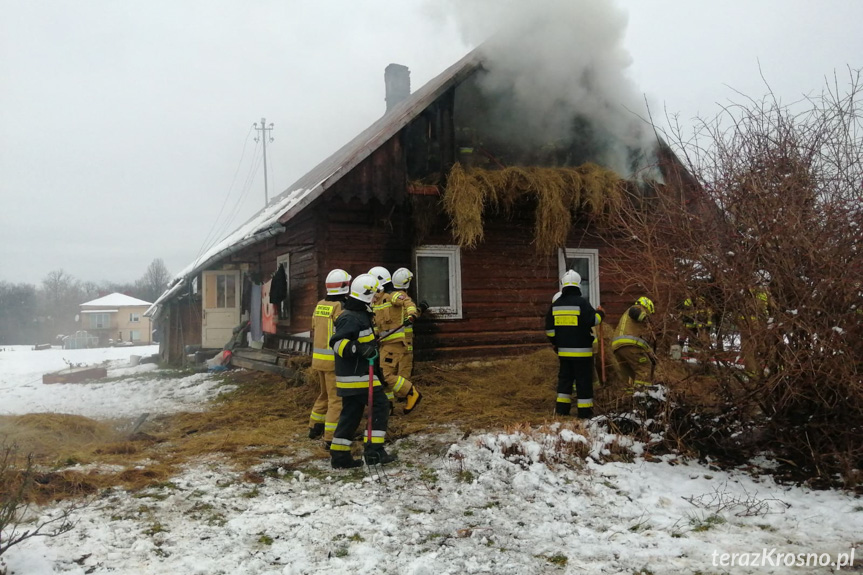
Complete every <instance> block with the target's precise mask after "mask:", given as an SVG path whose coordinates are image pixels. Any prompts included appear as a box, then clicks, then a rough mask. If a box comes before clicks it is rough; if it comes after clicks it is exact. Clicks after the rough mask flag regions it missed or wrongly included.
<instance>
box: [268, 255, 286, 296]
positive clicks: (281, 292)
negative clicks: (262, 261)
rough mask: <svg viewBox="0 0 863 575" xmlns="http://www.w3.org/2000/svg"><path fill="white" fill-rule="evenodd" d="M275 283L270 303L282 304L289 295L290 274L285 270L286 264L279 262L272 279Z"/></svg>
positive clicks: (271, 291)
mask: <svg viewBox="0 0 863 575" xmlns="http://www.w3.org/2000/svg"><path fill="white" fill-rule="evenodd" d="M271 281H272V283H273V285H272V287H271V288H270V300H269V301H270V303H271V304H275V305H280V304H281V303H282V302H283V301H285V299H286V298H287V297H288V274H287V272H286V271H285V264H279V269H277V270H276V273H275V274H273V279H272V280H271Z"/></svg>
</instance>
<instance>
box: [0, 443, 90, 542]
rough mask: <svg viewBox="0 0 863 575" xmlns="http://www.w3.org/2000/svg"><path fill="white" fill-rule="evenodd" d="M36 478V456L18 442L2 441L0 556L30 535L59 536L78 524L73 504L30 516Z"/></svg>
mask: <svg viewBox="0 0 863 575" xmlns="http://www.w3.org/2000/svg"><path fill="white" fill-rule="evenodd" d="M35 478H36V473H35V471H34V469H33V458H32V457H31V456H27V457H23V456H21V455H19V453H18V450H17V449H16V448H15V446H14V445H6V444H5V443H0V556H2V555H3V554H4V553H5V552H6V551H8V550H9V549H10V548H11V547H13V546H15V545H17V544H18V543H21V542H22V541H24V540H26V539H30V538H31V537H56V536H57V535H61V534H63V533H66V532H67V531H70V530H71V529H72V528H73V527H74V526H75V524H74V522H73V521H72V519H71V514H72V512H73V511H74V508H73V507H66V508H64V509H63V510H61V511H59V512H57V513H56V514H55V515H54V516H53V517H47V518H38V519H34V518H32V517H29V516H28V513H29V511H30V503H29V501H30V494H31V491H32V489H33V487H34V482H35ZM25 526H26V527H25Z"/></svg>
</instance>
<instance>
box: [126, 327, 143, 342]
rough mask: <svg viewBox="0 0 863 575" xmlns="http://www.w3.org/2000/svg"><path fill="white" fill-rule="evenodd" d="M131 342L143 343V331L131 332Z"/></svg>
mask: <svg viewBox="0 0 863 575" xmlns="http://www.w3.org/2000/svg"><path fill="white" fill-rule="evenodd" d="M129 341H141V331H140V330H137V329H133V330H131V331H130V332H129Z"/></svg>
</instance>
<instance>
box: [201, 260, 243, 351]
mask: <svg viewBox="0 0 863 575" xmlns="http://www.w3.org/2000/svg"><path fill="white" fill-rule="evenodd" d="M203 296H204V302H203V318H202V319H201V322H202V325H201V347H204V348H207V347H210V348H215V347H218V348H221V347H224V346H225V344H226V343H228V342H229V341H230V340H231V337H233V335H234V328H235V327H236V326H237V325H239V323H240V272H239V271H218V272H204V290H203Z"/></svg>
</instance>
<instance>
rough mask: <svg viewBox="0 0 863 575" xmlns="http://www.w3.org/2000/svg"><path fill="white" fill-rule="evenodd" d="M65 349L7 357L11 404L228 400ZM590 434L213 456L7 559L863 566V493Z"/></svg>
mask: <svg viewBox="0 0 863 575" xmlns="http://www.w3.org/2000/svg"><path fill="white" fill-rule="evenodd" d="M46 353H47V355H44V354H46ZM70 353H71V352H59V351H58V352H54V351H51V352H44V351H40V352H35V351H28V350H26V349H23V348H18V349H16V350H15V351H12V352H9V351H6V352H0V373H2V375H0V381H2V383H0V406H2V407H0V412H3V413H26V412H29V411H44V410H46V409H48V410H57V411H64V412H68V413H79V414H82V415H89V416H91V417H107V416H110V417H115V416H116V415H117V412H118V411H122V412H124V413H127V414H137V413H140V412H142V411H150V412H155V411H156V407H154V406H157V407H158V409H162V410H164V411H165V412H170V411H177V410H179V409H189V408H195V409H200V408H202V407H205V406H204V402H205V401H206V400H207V398H209V397H212V396H213V395H214V394H215V393H218V390H217V389H215V387H214V385H215V384H214V382H213V381H212V380H211V379H210V378H208V377H207V376H193V377H190V378H186V379H183V380H169V381H170V384H169V385H167V386H165V384H164V383H163V382H162V381H161V380H160V379H158V378H157V377H156V374H157V373H158V372H157V371H153V367H151V366H139V367H135V368H124V367H122V366H123V365H124V364H128V357H127V356H128V354H129V353H130V352H129V350H128V349H125V350H119V349H112V350H88V351H84V352H81V353H82V356H81V357H79V358H75V357H72V356H71V355H70ZM132 353H135V352H132ZM83 354H93V355H87V356H86V357H85V356H84V355H83ZM97 354H103V355H97ZM141 355H143V353H142V354H141ZM12 356H14V357H12ZM63 358H66V359H69V360H71V361H76V362H77V361H88V362H93V361H106V360H107V361H109V362H112V363H110V364H109V365H110V366H111V367H110V368H109V376H111V375H114V374H115V373H116V371H115V370H123V369H131V370H133V372H134V376H135V377H134V379H133V380H130V381H133V382H134V383H128V381H127V380H123V383H122V385H112V384H101V385H100V384H88V385H85V386H82V385H81V384H78V385H59V384H55V385H42V384H41V383H40V381H39V379H38V378H37V376H39V377H41V373H42V372H43V371H45V368H46V366H47V365H48V362H49V361H53V362H55V363H54V365H55V366H57V369H60V368H62V367H64V364H63V362H62V359H63ZM57 362H59V364H57ZM52 369H53V368H52ZM171 387H179V388H180V389H182V390H183V391H182V392H179V391H178V390H176V389H171ZM87 406H92V407H87ZM424 407H425V408H426V409H428V408H429V406H428V405H425V406H424ZM592 431H593V433H592V434H591V437H592V439H585V438H584V437H582V436H580V435H577V434H575V433H572V432H571V431H569V430H561V431H559V432H556V433H550V434H548V435H542V434H539V433H531V434H529V435H527V436H524V435H518V434H512V435H506V434H485V435H471V436H469V437H468V438H466V439H463V438H462V436H461V433H460V432H457V431H455V430H442V431H441V432H440V433H437V434H431V435H427V436H413V437H408V438H405V439H403V440H400V441H399V442H397V443H396V444H395V445H394V446H393V447H392V450H393V451H398V452H400V460H401V461H400V462H399V463H397V464H395V465H392V466H387V468H386V472H385V476H380V475H377V474H374V473H369V472H368V470H363V471H356V470H353V471H338V472H334V471H332V470H330V469H329V468H328V465H327V462H326V459H325V458H324V457H321V458H320V460H314V459H313V460H312V462H311V463H308V462H307V463H304V464H302V465H298V464H296V463H295V462H292V461H290V460H287V459H284V460H273V461H270V462H268V464H267V465H266V466H264V467H261V468H257V469H254V470H251V471H253V472H255V473H254V474H253V475H251V476H250V475H249V474H247V473H244V472H243V471H239V472H235V471H231V470H229V469H228V467H227V466H226V465H225V464H224V462H222V461H220V460H218V459H215V458H214V459H208V460H202V461H199V462H196V463H195V464H194V465H192V466H189V467H188V468H187V469H186V470H185V471H184V472H183V473H182V474H181V475H180V476H178V477H176V478H174V479H173V480H172V481H171V482H169V483H165V484H162V485H160V486H159V487H154V488H150V489H148V490H145V491H144V492H137V493H127V492H124V491H122V490H118V489H115V490H112V491H110V492H108V493H103V494H100V495H99V496H98V497H96V498H94V499H92V500H91V501H90V502H89V504H88V505H87V506H86V507H84V508H82V509H80V510H78V511H77V512H76V518H77V520H78V524H77V526H76V528H75V529H74V530H73V531H71V532H69V533H67V534H65V535H62V536H60V537H57V538H54V539H44V538H39V539H30V540H28V541H26V542H25V543H23V544H21V545H19V546H16V547H13V548H12V549H11V550H10V551H9V552H8V553H7V554H6V555H4V559H5V560H6V562H7V564H8V567H9V572H10V573H15V574H16V575H49V574H55V573H69V574H80V575H85V574H90V573H95V574H108V573H111V574H166V575H167V574H200V575H215V574H226V575H228V574H230V575H253V574H254V575H257V574H267V575H270V574H273V575H275V574H311V573H318V572H327V573H333V574H342V573H351V574H364V573H368V574H371V573H384V574H411V575H435V574H439V573H452V574H461V573H488V574H518V575H521V574H534V573H573V574H574V573H620V574H628V575H633V574H645V575H646V574H648V573H652V574H657V575H658V574H662V573H688V574H696V573H700V574H703V575H706V574H720V573H830V572H834V571H836V570H838V569H839V567H838V566H836V565H834V566H830V565H825V566H814V565H817V563H818V562H823V563H836V562H837V561H838V562H840V564H841V563H844V564H845V565H842V570H848V571H852V572H853V570H856V571H858V572H859V571H860V570H863V549H861V548H859V547H860V546H863V499H860V498H856V497H854V496H852V495H848V494H845V493H842V492H837V491H812V490H809V489H805V488H800V487H789V486H781V485H777V484H775V483H774V482H773V481H772V480H771V479H770V478H769V477H767V476H760V477H753V476H751V475H747V474H745V473H743V472H737V471H733V472H726V471H719V470H716V469H713V468H710V467H707V466H703V465H698V464H694V463H691V462H684V461H679V460H677V459H675V458H672V457H669V458H665V459H664V460H663V461H658V462H647V461H645V460H643V459H641V458H638V457H636V459H635V462H633V463H614V462H606V463H601V461H602V460H603V458H604V457H603V455H604V453H603V450H604V449H605V446H607V445H608V443H609V441H610V439H611V438H610V437H608V436H606V435H604V434H603V433H602V432H601V431H599V430H598V429H593V430H592ZM286 441H297V442H305V444H307V445H309V450H310V451H311V450H312V449H314V448H313V446H312V442H310V441H309V440H308V439H305V438H303V437H296V438H286ZM585 441H587V442H588V445H589V447H590V450H591V452H592V453H594V455H595V458H596V460H593V459H591V458H589V459H588V460H587V462H586V463H584V464H581V463H579V462H575V465H573V464H572V462H571V461H570V462H569V463H568V464H567V463H566V462H557V461H556V459H557V457H556V454H559V453H560V452H561V446H564V448H565V447H566V446H570V447H571V446H575V445H577V444H579V443H584V442H585ZM513 447H518V448H519V450H518V451H520V452H521V455H520V456H514V455H513ZM638 448H639V446H638V445H634V446H632V450H633V452H635V453H638V451H639V449H638ZM542 461H551V463H546V462H542ZM252 477H253V478H254V479H252ZM53 511H54V510H52V509H43V510H41V513H42V514H43V517H45V516H48V515H50V514H51V513H52V512H53ZM852 553H853V554H854V555H853V561H854V565H853V567H852V566H850V565H848V563H850V562H851V560H852ZM732 554H736V555H732ZM789 554H791V555H789ZM806 562H808V566H807V565H806V564H805V563H806ZM741 565H742V566H741Z"/></svg>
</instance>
